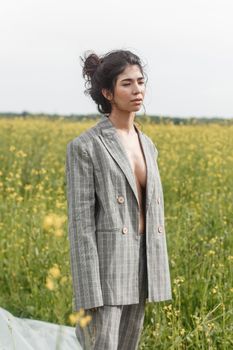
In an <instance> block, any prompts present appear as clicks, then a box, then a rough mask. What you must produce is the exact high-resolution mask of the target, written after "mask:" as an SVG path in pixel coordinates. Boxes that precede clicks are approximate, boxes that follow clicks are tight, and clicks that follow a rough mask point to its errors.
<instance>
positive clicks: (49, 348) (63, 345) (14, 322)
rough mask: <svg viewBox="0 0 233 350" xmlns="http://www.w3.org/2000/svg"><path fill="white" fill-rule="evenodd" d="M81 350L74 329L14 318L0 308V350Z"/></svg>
mask: <svg viewBox="0 0 233 350" xmlns="http://www.w3.org/2000/svg"><path fill="white" fill-rule="evenodd" d="M73 349H74V350H82V347H81V345H80V344H79V342H78V339H77V338H76V335H75V328H74V327H69V326H60V325H57V324H53V323H48V322H43V321H37V320H30V319H27V318H19V317H14V316H13V315H12V314H11V313H9V312H8V311H7V310H4V309H2V308H0V350H73Z"/></svg>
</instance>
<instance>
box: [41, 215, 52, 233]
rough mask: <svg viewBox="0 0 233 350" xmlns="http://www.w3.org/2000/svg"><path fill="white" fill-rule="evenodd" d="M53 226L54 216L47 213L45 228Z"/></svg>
mask: <svg viewBox="0 0 233 350" xmlns="http://www.w3.org/2000/svg"><path fill="white" fill-rule="evenodd" d="M52 226H53V216H52V215H47V216H46V217H45V218H44V222H43V228H44V229H45V230H49V229H50V228H51V227H52Z"/></svg>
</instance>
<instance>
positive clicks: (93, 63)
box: [81, 52, 103, 80]
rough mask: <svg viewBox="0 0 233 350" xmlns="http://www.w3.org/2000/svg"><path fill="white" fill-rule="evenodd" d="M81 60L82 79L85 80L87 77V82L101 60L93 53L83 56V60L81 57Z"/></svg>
mask: <svg viewBox="0 0 233 350" xmlns="http://www.w3.org/2000/svg"><path fill="white" fill-rule="evenodd" d="M81 60H82V62H83V71H82V74H83V77H84V78H85V77H86V76H87V78H88V80H90V79H91V78H92V77H93V75H94V74H95V72H96V69H97V68H98V66H99V65H100V63H101V62H102V61H103V59H102V58H100V57H99V56H97V55H96V54H95V53H90V54H88V52H87V53H86V54H85V56H84V58H82V57H81Z"/></svg>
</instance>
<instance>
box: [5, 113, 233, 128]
mask: <svg viewBox="0 0 233 350" xmlns="http://www.w3.org/2000/svg"><path fill="white" fill-rule="evenodd" d="M100 117H101V114H98V113H92V114H69V115H61V114H48V113H31V112H28V111H23V112H21V113H13V112H0V118H12V119H14V118H24V119H33V118H35V119H38V118H44V119H49V120H57V119H63V120H64V121H67V122H68V121H75V120H77V121H87V120H98V119H99V118H100ZM135 120H136V121H139V122H150V123H155V124H175V125H179V124H181V125H190V124H192V125H193V124H211V123H217V124H221V125H233V117H232V118H221V117H217V116H216V117H195V116H191V117H185V118H183V117H173V116H166V115H164V116H163V115H145V114H136V119H135Z"/></svg>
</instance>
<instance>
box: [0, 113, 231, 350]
mask: <svg viewBox="0 0 233 350" xmlns="http://www.w3.org/2000/svg"><path fill="white" fill-rule="evenodd" d="M94 123H95V122H93V121H86V122H75V121H67V120H65V119H57V120H49V118H48V119H46V118H43V119H42V118H41V119H30V118H28V119H22V118H16V119H9V120H8V119H6V118H5V119H4V118H2V119H0V149H1V152H0V238H1V239H0V291H1V292H0V306H1V307H3V308H5V309H7V310H8V311H10V312H12V313H13V314H14V315H15V316H21V317H27V318H34V319H40V320H44V321H49V322H54V323H60V324H66V325H70V324H75V322H76V321H77V315H74V314H72V308H71V301H72V285H71V276H70V265H69V242H68V234H67V202H66V179H65V154H66V144H67V143H68V142H69V141H70V140H71V139H73V138H74V137H76V136H77V135H79V134H80V133H81V132H82V131H84V130H86V129H87V128H89V127H91V126H92V125H93V124H94ZM140 123H141V122H140ZM141 124H142V129H141V130H142V131H143V132H145V133H146V134H147V135H148V136H150V137H151V138H152V139H153V141H154V143H155V145H156V147H157V149H158V151H159V156H158V164H159V168H160V174H161V179H162V183H163V189H164V199H165V223H166V232H167V243H168V252H169V259H170V268H171V278H172V287H173V300H172V302H162V303H154V304H147V307H146V316H145V323H144V330H143V333H142V337H141V341H140V350H147V349H149V350H150V349H161V350H162V349H163V350H167V349H174V350H175V349H178V350H180V349H181V350H183V349H195V350H196V349H208V350H209V349H210V350H211V349H221V350H222V349H225V350H229V349H231V348H233V336H232V333H233V328H232V325H233V308H232V306H233V283H232V282H233V274H232V272H233V172H232V170H233V126H224V125H218V124H209V125H179V126H177V125H173V124H169V125H164V124H154V125H152V124H149V123H141ZM79 316H80V315H79ZM81 316H83V315H81ZM81 321H82V322H83V325H84V326H85V319H83V317H81ZM88 321H89V320H88Z"/></svg>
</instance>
